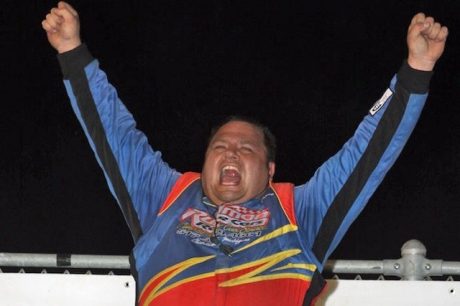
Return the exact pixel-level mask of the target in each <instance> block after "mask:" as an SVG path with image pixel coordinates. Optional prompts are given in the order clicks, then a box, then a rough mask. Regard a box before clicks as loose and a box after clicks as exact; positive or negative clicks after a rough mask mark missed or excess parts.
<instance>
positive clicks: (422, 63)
mask: <svg viewBox="0 0 460 306" xmlns="http://www.w3.org/2000/svg"><path fill="white" fill-rule="evenodd" d="M407 64H409V66H410V67H411V68H413V69H416V70H420V71H432V70H433V68H434V65H435V64H436V61H433V60H426V59H420V58H413V57H411V56H409V57H408V59H407Z"/></svg>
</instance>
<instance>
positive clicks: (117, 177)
mask: <svg viewBox="0 0 460 306" xmlns="http://www.w3.org/2000/svg"><path fill="white" fill-rule="evenodd" d="M82 46H83V47H81V48H80V47H79V48H80V49H79V48H77V49H74V50H72V51H70V52H68V53H67V54H65V55H66V57H65V58H63V57H62V56H60V63H61V67H62V70H63V73H64V77H69V81H70V84H71V86H72V90H73V92H74V94H75V98H76V100H77V105H78V108H79V110H80V112H81V116H82V118H83V121H84V124H85V126H86V128H87V130H88V133H89V137H90V138H91V139H92V141H93V142H94V145H95V148H96V149H95V150H96V154H97V155H98V157H99V159H100V161H101V163H102V167H103V168H104V169H105V171H106V173H107V175H108V177H109V179H110V181H111V183H112V185H113V189H114V192H115V194H116V197H117V199H118V202H119V203H120V207H121V210H122V211H123V214H124V216H125V219H126V222H127V223H128V226H129V228H130V230H131V234H132V236H133V238H134V241H135V242H137V240H138V239H139V237H140V236H141V235H142V228H141V225H140V221H139V219H138V217H137V213H136V211H135V209H134V206H133V203H132V200H131V197H130V195H129V192H128V190H127V187H126V185H125V182H124V180H123V177H122V175H121V173H120V169H119V168H118V163H117V161H116V159H115V156H114V155H113V152H112V150H111V148H110V145H109V143H108V141H107V137H106V134H105V130H104V128H103V125H102V122H101V120H100V117H99V114H98V112H97V109H96V105H95V102H94V100H93V96H92V94H91V91H90V88H89V84H88V80H87V77H86V73H85V70H84V66H81V64H82V63H84V61H87V60H88V55H87V54H88V53H89V51H87V50H86V51H85V49H86V47H85V46H84V45H82ZM73 51H75V52H74V53H71V52H73ZM78 53H80V54H78ZM82 53H83V54H82ZM76 63H80V67H75V65H76Z"/></svg>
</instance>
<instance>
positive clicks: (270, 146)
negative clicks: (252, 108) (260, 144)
mask: <svg viewBox="0 0 460 306" xmlns="http://www.w3.org/2000/svg"><path fill="white" fill-rule="evenodd" d="M234 121H241V122H246V123H249V124H251V125H253V126H255V127H256V128H257V129H259V130H260V131H261V132H262V134H263V136H264V145H265V148H266V149H267V162H275V159H276V137H275V135H273V133H272V132H271V131H270V129H269V128H268V127H267V126H266V125H264V124H262V123H261V122H260V121H259V120H257V119H256V118H254V117H250V116H243V115H232V116H229V117H227V118H225V119H224V120H223V121H222V122H221V123H219V124H218V125H216V126H214V127H213V128H212V129H211V133H210V134H209V138H208V147H209V144H210V142H211V140H212V139H213V137H214V136H215V135H216V133H217V131H218V130H219V129H220V128H221V127H223V126H224V125H226V124H227V123H230V122H234Z"/></svg>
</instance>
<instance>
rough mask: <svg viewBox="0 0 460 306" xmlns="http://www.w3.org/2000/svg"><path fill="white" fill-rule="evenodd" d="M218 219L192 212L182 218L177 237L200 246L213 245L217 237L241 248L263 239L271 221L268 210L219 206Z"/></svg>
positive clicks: (191, 210)
mask: <svg viewBox="0 0 460 306" xmlns="http://www.w3.org/2000/svg"><path fill="white" fill-rule="evenodd" d="M215 215H216V216H215V218H214V217H213V216H212V215H210V214H209V213H208V212H205V211H202V210H199V209H196V208H189V209H187V210H186V211H185V212H184V213H183V214H182V215H181V217H180V222H181V224H180V225H179V226H178V228H177V231H176V233H177V234H180V235H186V236H190V237H191V238H192V241H193V242H194V243H198V244H209V241H208V240H209V237H210V236H211V235H212V234H213V233H216V234H217V235H218V236H220V237H222V241H227V242H231V243H233V244H239V243H241V242H247V241H249V240H250V238H251V237H260V236H261V235H262V230H264V229H265V228H266V227H267V225H268V222H269V221H270V211H269V210H268V208H264V209H261V210H251V209H248V208H246V207H243V206H240V205H236V204H225V205H221V206H219V208H218V210H217V212H216V214H215ZM200 237H201V239H200ZM205 240H206V241H205Z"/></svg>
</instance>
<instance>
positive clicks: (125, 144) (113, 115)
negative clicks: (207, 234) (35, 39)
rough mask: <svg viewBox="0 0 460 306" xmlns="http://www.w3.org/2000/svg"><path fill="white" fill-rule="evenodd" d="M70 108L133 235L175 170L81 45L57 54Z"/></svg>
mask: <svg viewBox="0 0 460 306" xmlns="http://www.w3.org/2000/svg"><path fill="white" fill-rule="evenodd" d="M58 60H59V63H60V65H61V69H62V72H63V75H64V84H65V87H66V90H67V94H68V96H69V98H70V101H71V105H72V108H73V110H74V112H75V114H76V116H77V118H78V120H79V122H80V124H81V125H82V127H83V130H84V132H85V134H86V137H87V138H88V141H89V144H90V146H91V148H92V149H93V151H94V153H95V156H96V159H97V161H98V163H99V165H100V166H101V168H102V169H103V172H104V175H105V177H106V180H107V183H108V186H109V188H110V191H111V192H112V194H113V196H114V197H115V198H116V200H117V202H118V204H119V206H120V208H121V210H122V212H123V214H124V216H125V219H126V221H127V223H128V226H129V228H130V230H131V233H132V235H133V238H134V240H135V241H137V240H138V239H139V237H140V236H141V235H142V233H143V232H145V231H146V230H147V228H148V227H149V226H150V225H151V223H152V222H153V221H154V219H155V217H156V215H157V212H158V210H159V208H160V206H161V204H162V203H163V201H164V199H165V198H166V196H167V194H168V192H169V190H170V189H171V188H172V186H173V185H174V183H175V182H176V180H177V178H178V177H179V176H180V174H179V173H177V172H176V171H175V170H174V169H171V168H170V167H169V166H168V165H167V164H166V163H165V162H163V160H162V159H161V153H160V152H156V151H153V150H152V148H151V147H150V145H149V144H148V140H147V137H146V136H145V135H144V134H143V133H141V132H140V131H139V130H137V129H136V122H135V121H134V119H133V117H132V115H131V113H129V111H128V110H127V109H126V107H125V105H124V104H123V103H122V101H121V100H120V99H119V97H118V95H117V92H116V90H115V88H114V87H113V86H112V85H110V84H109V83H108V80H107V77H106V75H105V73H104V72H103V71H101V70H100V69H99V63H98V61H97V60H95V59H94V58H93V57H92V55H91V54H90V52H89V51H88V49H87V47H86V45H81V46H79V47H78V48H76V49H74V50H72V51H69V52H66V53H63V54H60V55H58Z"/></svg>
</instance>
